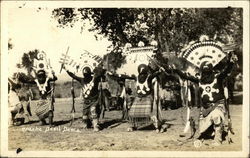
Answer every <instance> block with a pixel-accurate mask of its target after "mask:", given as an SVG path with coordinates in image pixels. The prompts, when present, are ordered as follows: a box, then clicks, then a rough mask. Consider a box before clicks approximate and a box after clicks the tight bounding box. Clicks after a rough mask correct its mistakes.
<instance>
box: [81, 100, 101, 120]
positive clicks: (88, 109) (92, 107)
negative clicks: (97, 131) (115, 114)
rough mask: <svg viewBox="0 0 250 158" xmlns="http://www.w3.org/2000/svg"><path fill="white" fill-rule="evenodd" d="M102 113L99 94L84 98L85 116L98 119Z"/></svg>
mask: <svg viewBox="0 0 250 158" xmlns="http://www.w3.org/2000/svg"><path fill="white" fill-rule="evenodd" d="M100 114H101V107H100V98H99V97H98V96H95V97H92V98H84V99H83V117H85V118H91V119H96V118H99V116H100Z"/></svg>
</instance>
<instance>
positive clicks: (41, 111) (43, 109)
mask: <svg viewBox="0 0 250 158" xmlns="http://www.w3.org/2000/svg"><path fill="white" fill-rule="evenodd" d="M50 111H53V107H52V105H51V100H49V99H43V100H39V101H38V102H37V107H36V109H35V113H36V115H37V116H38V118H39V119H45V118H47V117H48V116H49V112H50Z"/></svg>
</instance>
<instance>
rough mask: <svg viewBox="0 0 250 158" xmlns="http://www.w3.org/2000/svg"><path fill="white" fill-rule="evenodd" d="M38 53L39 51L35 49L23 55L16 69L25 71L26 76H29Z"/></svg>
mask: <svg viewBox="0 0 250 158" xmlns="http://www.w3.org/2000/svg"><path fill="white" fill-rule="evenodd" d="M39 52H40V51H39V50H37V49H35V50H32V51H29V52H28V53H24V54H23V56H22V61H21V63H18V64H17V67H18V68H24V69H26V70H27V73H28V75H30V73H31V71H32V66H33V62H34V59H37V54H38V53H39Z"/></svg>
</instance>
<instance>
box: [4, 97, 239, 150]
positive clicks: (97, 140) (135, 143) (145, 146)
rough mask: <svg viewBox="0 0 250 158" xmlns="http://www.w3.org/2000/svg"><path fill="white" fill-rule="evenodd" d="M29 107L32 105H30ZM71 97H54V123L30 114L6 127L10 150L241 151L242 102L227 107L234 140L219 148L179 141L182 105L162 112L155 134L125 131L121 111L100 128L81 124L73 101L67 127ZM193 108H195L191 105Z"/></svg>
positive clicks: (109, 116) (78, 108)
mask: <svg viewBox="0 0 250 158" xmlns="http://www.w3.org/2000/svg"><path fill="white" fill-rule="evenodd" d="M31 108H32V110H34V108H35V104H34V103H33V104H32V105H31ZM70 108H71V100H70V99H57V100H56V104H55V118H54V121H55V123H56V126H55V127H53V128H49V126H48V125H45V126H39V125H38V118H37V117H36V116H35V115H33V116H32V117H31V120H32V121H31V123H29V124H25V125H22V126H14V127H9V150H16V149H17V148H21V149H22V150H25V151H31V150H32V151H36V150H39V151H91V150H99V151H101V150H104V151H107V150H113V151H114V150H122V151H124V150H130V151H141V150H144V151H145V150H151V151H240V150H242V126H241V124H242V123H241V122H242V105H241V104H233V105H231V106H230V109H231V115H232V123H233V129H234V132H235V135H232V140H233V142H234V143H232V144H228V142H227V141H224V142H223V145H221V146H219V147H213V146H211V145H210V142H211V140H210V139H209V140H205V141H204V142H203V145H202V146H201V147H200V148H195V147H194V145H193V142H192V141H190V142H186V143H184V144H181V143H180V142H179V141H177V139H183V138H181V137H179V134H181V133H182V131H183V128H184V123H185V118H186V116H185V114H186V109H185V108H179V109H177V110H167V111H163V117H164V120H165V121H166V122H165V125H164V126H166V127H168V128H167V131H166V132H164V133H156V132H155V130H154V129H153V128H151V127H147V128H144V129H141V130H138V131H134V132H127V131H126V129H127V127H128V123H127V122H121V121H119V119H120V117H121V111H116V110H114V111H110V112H106V114H105V118H104V119H103V120H102V124H101V126H102V128H103V129H102V130H101V131H100V132H93V131H92V129H83V128H82V127H81V125H82V124H81V104H80V101H77V103H76V111H77V112H76V114H75V118H76V120H75V121H74V123H73V125H72V126H70V122H69V120H70ZM192 111H197V109H196V108H193V110H192Z"/></svg>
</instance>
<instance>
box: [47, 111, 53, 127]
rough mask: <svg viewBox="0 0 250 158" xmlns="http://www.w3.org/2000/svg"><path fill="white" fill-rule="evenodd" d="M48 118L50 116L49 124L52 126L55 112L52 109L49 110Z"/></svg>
mask: <svg viewBox="0 0 250 158" xmlns="http://www.w3.org/2000/svg"><path fill="white" fill-rule="evenodd" d="M48 118H49V126H50V127H52V126H53V112H52V111H50V112H49V116H48Z"/></svg>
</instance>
